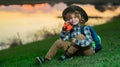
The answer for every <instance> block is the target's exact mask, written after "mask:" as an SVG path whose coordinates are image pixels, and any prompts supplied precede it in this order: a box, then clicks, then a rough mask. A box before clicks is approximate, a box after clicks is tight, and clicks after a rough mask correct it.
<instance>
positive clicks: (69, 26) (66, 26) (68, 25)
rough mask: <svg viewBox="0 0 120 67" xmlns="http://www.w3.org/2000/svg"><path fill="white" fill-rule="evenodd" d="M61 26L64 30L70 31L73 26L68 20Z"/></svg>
mask: <svg viewBox="0 0 120 67" xmlns="http://www.w3.org/2000/svg"><path fill="white" fill-rule="evenodd" d="M63 28H64V29H65V30H66V31H71V30H72V28H73V26H72V25H71V24H70V23H69V22H65V24H64V26H63Z"/></svg>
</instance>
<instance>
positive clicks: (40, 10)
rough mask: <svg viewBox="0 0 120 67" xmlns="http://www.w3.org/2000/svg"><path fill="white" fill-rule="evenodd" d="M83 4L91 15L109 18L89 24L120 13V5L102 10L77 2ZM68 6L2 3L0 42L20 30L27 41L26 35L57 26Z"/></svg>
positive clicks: (0, 8)
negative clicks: (112, 8)
mask: <svg viewBox="0 0 120 67" xmlns="http://www.w3.org/2000/svg"><path fill="white" fill-rule="evenodd" d="M77 5H79V6H81V7H82V8H83V9H85V11H86V12H87V14H88V15H89V16H99V17H104V18H107V19H98V20H96V19H89V21H88V22H87V23H88V24H89V25H98V24H103V23H105V22H106V21H107V20H109V19H110V18H112V17H113V16H117V15H118V14H120V7H118V8H117V9H116V10H114V11H111V10H106V11H104V12H100V11H98V10H96V9H95V7H94V5H90V4H86V5H82V4H77ZM66 7H67V5H66V4H64V3H62V2H61V3H57V4H55V5H53V6H51V5H50V4H48V3H43V4H35V5H30V4H24V5H9V6H5V5H0V31H1V32H2V33H0V38H1V39H0V42H2V41H5V40H6V39H7V38H10V37H11V36H16V33H17V32H19V33H20V36H21V38H22V39H23V40H24V41H25V42H27V40H29V39H26V36H27V35H28V34H29V33H30V32H32V33H34V32H35V31H37V30H40V29H43V28H47V29H48V30H49V29H52V28H56V27H57V26H58V25H59V24H60V23H62V24H63V23H64V21H63V20H62V18H57V16H61V13H62V11H63V10H64V9H65V8H66Z"/></svg>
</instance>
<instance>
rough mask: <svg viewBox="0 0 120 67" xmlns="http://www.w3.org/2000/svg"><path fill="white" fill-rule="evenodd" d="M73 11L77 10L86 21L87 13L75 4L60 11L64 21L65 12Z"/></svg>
mask: <svg viewBox="0 0 120 67" xmlns="http://www.w3.org/2000/svg"><path fill="white" fill-rule="evenodd" d="M74 11H79V13H80V14H81V16H82V17H83V18H84V20H85V22H87V21H88V15H87V13H86V12H85V11H84V10H83V9H82V8H81V7H79V6H75V5H72V6H69V7H67V8H66V9H64V11H63V13H62V17H63V19H64V21H66V19H65V17H66V14H67V13H69V12H74Z"/></svg>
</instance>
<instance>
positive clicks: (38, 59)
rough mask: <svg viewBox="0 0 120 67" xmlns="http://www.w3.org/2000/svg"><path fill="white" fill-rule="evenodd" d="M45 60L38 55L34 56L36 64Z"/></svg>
mask: <svg viewBox="0 0 120 67" xmlns="http://www.w3.org/2000/svg"><path fill="white" fill-rule="evenodd" d="M44 62H45V59H44V58H40V57H36V63H37V64H42V63H44Z"/></svg>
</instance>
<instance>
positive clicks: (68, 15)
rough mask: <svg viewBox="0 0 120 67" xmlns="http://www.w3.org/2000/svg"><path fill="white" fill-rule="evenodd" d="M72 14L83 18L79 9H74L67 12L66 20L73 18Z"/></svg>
mask: <svg viewBox="0 0 120 67" xmlns="http://www.w3.org/2000/svg"><path fill="white" fill-rule="evenodd" d="M71 14H74V15H75V17H77V18H79V20H80V19H81V15H80V13H79V12H78V11H74V12H69V13H67V14H66V16H65V20H70V19H71Z"/></svg>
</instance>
